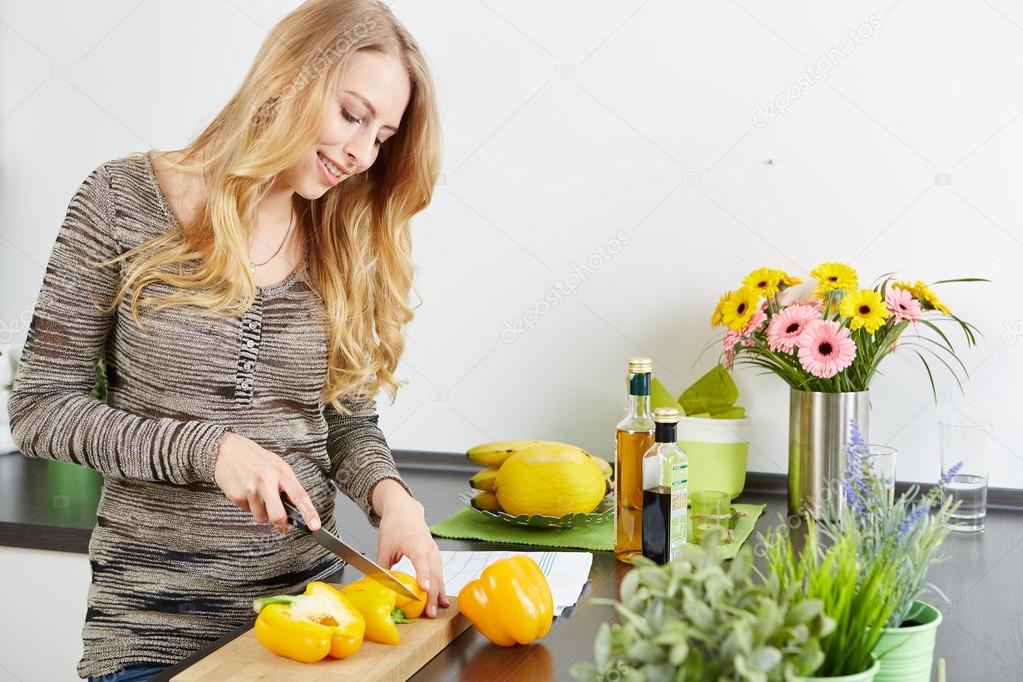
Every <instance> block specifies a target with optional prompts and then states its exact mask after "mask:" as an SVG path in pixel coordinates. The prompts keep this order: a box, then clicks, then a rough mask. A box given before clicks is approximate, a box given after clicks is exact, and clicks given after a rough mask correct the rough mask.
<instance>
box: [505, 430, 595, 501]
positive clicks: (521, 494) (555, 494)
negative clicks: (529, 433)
mask: <svg viewBox="0 0 1023 682" xmlns="http://www.w3.org/2000/svg"><path fill="white" fill-rule="evenodd" d="M494 492H495V493H496V494H497V499H498V500H499V501H500V502H501V507H502V508H503V509H504V510H505V511H506V512H508V513H509V514H514V515H516V516H517V515H519V514H543V515H545V516H564V515H565V514H579V513H582V514H588V513H590V512H592V511H593V510H594V509H596V508H597V505H599V504H600V501H601V500H602V499H603V498H604V494H605V492H606V483H605V479H604V472H603V471H602V470H601V468H600V466H598V465H597V463H596V462H595V461H594V460H593V458H592V457H590V456H589V455H588V454H587V453H586V451H584V450H581V449H580V448H577V447H575V446H574V445H566V444H562V443H542V444H537V445H534V446H530V447H527V448H524V449H522V450H519V451H517V452H516V453H515V454H513V455H511V456H510V457H509V458H508V459H506V460H505V461H504V463H503V464H502V465H501V469H500V471H498V472H497V478H496V480H495V481H494Z"/></svg>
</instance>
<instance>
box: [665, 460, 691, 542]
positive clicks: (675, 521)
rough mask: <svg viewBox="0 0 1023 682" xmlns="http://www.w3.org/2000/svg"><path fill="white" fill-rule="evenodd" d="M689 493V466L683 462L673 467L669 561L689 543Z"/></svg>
mask: <svg viewBox="0 0 1023 682" xmlns="http://www.w3.org/2000/svg"><path fill="white" fill-rule="evenodd" d="M688 492H689V464H688V462H681V463H678V464H673V465H672V467H671V519H670V521H669V528H670V530H669V533H668V546H669V550H668V560H669V561H671V560H672V559H674V558H675V557H676V556H677V555H678V552H679V549H680V548H681V547H682V545H684V544H685V543H686V541H687V538H686V535H687V530H688V528H687V526H688V523H687V518H686V506H687V504H688V500H687V499H686V498H687V497H688Z"/></svg>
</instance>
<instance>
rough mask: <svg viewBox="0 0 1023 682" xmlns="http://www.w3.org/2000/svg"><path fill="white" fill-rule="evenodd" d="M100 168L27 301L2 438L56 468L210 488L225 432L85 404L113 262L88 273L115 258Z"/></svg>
mask: <svg viewBox="0 0 1023 682" xmlns="http://www.w3.org/2000/svg"><path fill="white" fill-rule="evenodd" d="M112 204H113V191H112V189H111V176H110V172H109V169H108V168H107V164H103V165H101V166H99V167H98V168H96V169H95V170H93V171H92V172H91V173H90V174H89V176H88V177H87V178H86V179H85V180H84V181H83V182H82V184H81V186H80V187H79V188H78V190H77V191H76V192H75V194H74V196H73V197H72V198H71V202H70V205H69V206H68V210H67V216H66V217H65V219H64V222H63V224H62V225H61V227H60V229H59V231H58V233H57V237H56V241H55V243H54V246H53V250H52V252H51V254H50V259H49V262H48V264H47V267H46V272H45V274H44V276H43V282H42V285H41V288H40V290H39V295H38V297H37V299H36V304H35V311H34V313H33V316H32V322H31V324H30V325H29V329H28V335H27V338H26V341H25V347H24V349H23V351H22V359H21V363H20V364H19V365H18V369H17V372H16V374H15V381H14V388H13V391H12V393H11V396H10V398H9V400H8V411H9V414H10V425H11V432H12V435H13V437H14V442H15V444H16V445H17V446H18V449H19V450H21V452H22V453H23V454H25V455H27V456H28V457H39V458H44V459H55V460H63V461H66V462H73V463H75V464H81V465H84V466H87V467H90V468H93V469H96V470H98V471H100V472H102V473H104V474H109V475H115V476H121V477H125V478H137V479H146V480H154V481H156V480H160V481H169V482H171V483H176V484H188V483H193V482H198V481H207V482H210V481H213V464H214V460H215V458H216V452H217V446H218V443H219V440H220V438H221V436H222V435H223V434H224V432H225V431H228V430H233V429H232V428H231V427H228V426H222V425H219V424H216V423H213V422H207V421H200V420H196V421H182V420H177V419H171V418H166V417H162V418H147V417H145V416H140V415H137V414H134V413H132V412H128V411H126V410H121V409H117V408H114V407H110V406H108V405H106V404H104V403H102V402H100V401H98V400H95V399H93V398H91V397H90V396H89V393H90V392H91V391H92V388H93V387H94V385H95V381H96V369H95V365H96V361H97V359H98V358H100V357H102V356H103V355H104V353H105V346H106V341H107V336H108V333H109V331H110V328H111V325H112V315H111V314H106V313H103V312H101V311H100V310H99V308H98V307H97V306H104V307H106V306H109V304H110V303H111V302H112V301H113V298H114V295H115V293H116V291H117V286H118V284H119V281H120V269H119V267H117V264H115V265H114V266H106V267H96V268H93V267H91V266H90V265H89V264H88V263H85V262H83V260H82V259H83V257H84V258H88V259H89V260H92V261H98V260H104V259H107V258H110V257H112V256H115V255H118V254H120V253H122V251H123V249H121V248H120V245H119V243H118V241H117V231H116V229H115V227H116V226H115V223H114V219H115V218H114V210H113V205H112Z"/></svg>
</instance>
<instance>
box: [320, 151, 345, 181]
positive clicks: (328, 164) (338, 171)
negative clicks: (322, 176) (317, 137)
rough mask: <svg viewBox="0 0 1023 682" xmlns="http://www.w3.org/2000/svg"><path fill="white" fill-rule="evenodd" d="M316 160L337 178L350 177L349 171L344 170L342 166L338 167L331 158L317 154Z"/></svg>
mask: <svg viewBox="0 0 1023 682" xmlns="http://www.w3.org/2000/svg"><path fill="white" fill-rule="evenodd" d="M316 158H318V159H319V160H320V163H322V164H323V165H324V167H325V168H326V169H327V172H329V173H330V174H331V175H333V176H334V177H335V178H343V177H344V176H346V175H350V172H349V171H348V170H346V169H345V168H342V167H341V166H338V165H337V164H336V163H334V162H333V161H331V160H330V159H329V158H327V157H326V156H324V155H323V154H321V153H320V152H316Z"/></svg>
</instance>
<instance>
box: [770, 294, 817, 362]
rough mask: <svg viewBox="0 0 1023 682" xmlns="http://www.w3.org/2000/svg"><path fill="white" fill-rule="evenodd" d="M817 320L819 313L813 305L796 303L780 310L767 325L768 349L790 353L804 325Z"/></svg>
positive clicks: (804, 327)
mask: <svg viewBox="0 0 1023 682" xmlns="http://www.w3.org/2000/svg"><path fill="white" fill-rule="evenodd" d="M819 319H821V311H820V310H819V309H818V308H817V307H816V306H813V305H809V304H802V303H797V304H795V305H790V306H789V307H788V308H782V309H781V311H779V312H778V314H777V315H775V316H774V317H772V318H771V323H770V324H769V325H767V345H768V347H769V348H770V349H771V350H773V351H774V352H776V353H777V352H779V351H780V352H784V353H791V352H792V349H793V348H795V346H796V339H798V338H799V335H800V334H802V333H803V330H804V329H806V325H808V324H809V323H811V322H813V321H814V320H819Z"/></svg>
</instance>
